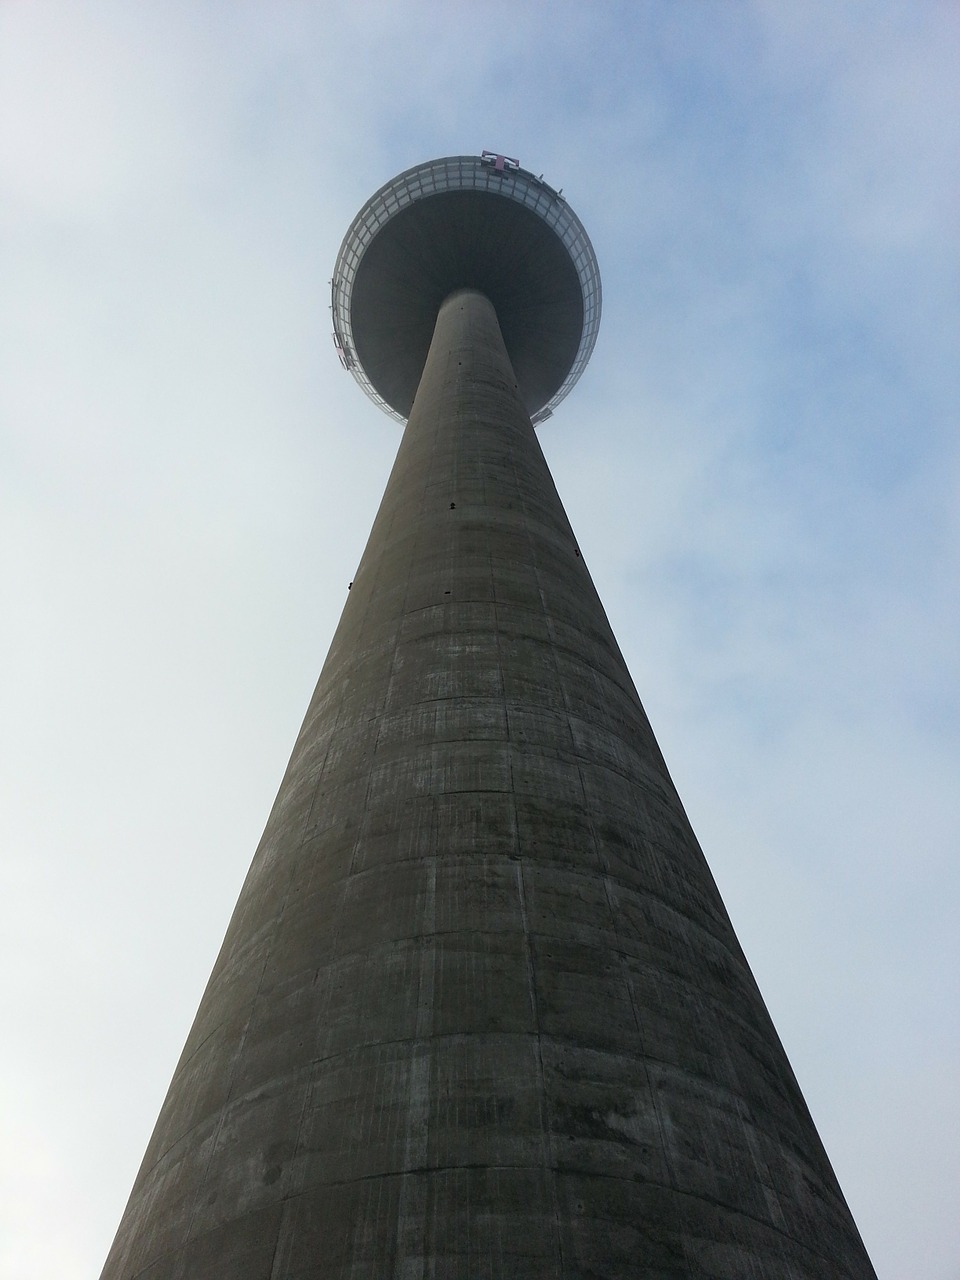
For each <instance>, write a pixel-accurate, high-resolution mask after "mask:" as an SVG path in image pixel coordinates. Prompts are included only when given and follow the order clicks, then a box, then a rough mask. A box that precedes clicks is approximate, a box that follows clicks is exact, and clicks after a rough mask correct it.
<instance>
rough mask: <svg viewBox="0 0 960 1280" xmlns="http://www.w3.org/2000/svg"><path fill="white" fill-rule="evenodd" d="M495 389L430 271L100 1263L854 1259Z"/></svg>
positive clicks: (595, 603) (459, 1270)
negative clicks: (388, 458) (404, 399)
mask: <svg viewBox="0 0 960 1280" xmlns="http://www.w3.org/2000/svg"><path fill="white" fill-rule="evenodd" d="M515 384H516V379H515V376H514V372H513V369H512V367H511V364H510V361H509V358H508V356H507V354H506V351H505V349H504V346H503V342H502V340H501V335H500V331H499V328H498V324H497V319H496V315H495V312H494V310H493V308H492V306H491V305H490V303H489V302H488V301H487V300H486V299H485V298H483V297H482V296H480V295H479V294H477V293H472V292H465V293H459V294H456V295H454V296H452V297H451V298H449V299H448V300H447V301H446V302H445V303H444V305H443V307H442V309H441V312H440V316H439V320H438V322H437V327H436V333H435V336H434V339H433V343H432V345H431V348H430V354H429V357H428V360H427V365H426V368H425V371H424V375H423V380H422V383H421V385H420V389H419V391H418V393H417V398H416V403H415V406H414V409H413V413H412V415H411V418H410V421H409V424H408V426H407V428H406V431H405V433H404V436H403V440H402V443H401V446H400V451H399V455H398V457H397V461H396V464H395V466H394V470H393V473H392V475H391V478H390V481H389V484H388V486H387V490H386V493H385V495H384V498H383V502H382V505H381V508H380V511H379V514H378V516H377V519H376V522H375V524H374V527H373V531H372V533H371V536H370V541H369V544H368V546H367V549H366V552H365V553H364V557H363V560H362V562H361V565H360V568H359V570H358V571H357V573H356V576H355V580H354V584H353V588H352V590H351V592H350V593H349V596H348V599H347V604H346V607H345V609H344V612H343V617H342V620H341V623H340V626H339V628H338V630H337V633H336V636H335V639H334V641H333V645H332V648H331V650H330V653H329V656H328V658H327V660H326V664H325V666H324V668H323V672H322V675H321V677H320V682H319V684H318V686H317V690H316V693H315V695H314V698H313V700H312V702H311V704H310V707H309V709H308V711H307V715H306V719H305V721H304V724H303V728H302V730H301V733H300V736H299V738H298V740H297V743H296V745H295V747H294V751H293V756H292V759H291V761H290V764H289V766H288V769H287V772H286V775H285V777H284V779H283V783H282V785H281V788H280V792H279V795H278V797H277V801H276V804H275V806H274V809H273V811H272V813H271V815H270V818H269V821H268V823H267V827H266V830H265V832H264V835H263V838H262V840H261V843H260V846H259V848H258V850H257V853H256V856H255V858H254V861H253V865H252V867H251V869H250V873H249V875H248V878H247V881H246V883H245V886H244V888H243V891H242V893H241V896H240V900H239V902H238V904H237V908H236V912H235V915H234V917H233V920H232V922H231V924H230V927H229V930H228V933H227V936H226V939H225V941H224V944H223V948H222V951H221V954H220V956H219V959H218V960H217V963H216V966H215V968H214V971H213V974H212V976H211V978H210V982H209V985H208V987H207V990H206V993H205V995H204V997H203V1001H202V1003H201V1006H200V1010H199V1012H198V1014H197V1018H196V1022H195V1024H194V1027H193V1030H192V1031H191V1033H190V1037H189V1039H188V1042H187V1045H186V1047H185V1049H184V1051H183V1055H182V1057H181V1059H180V1063H179V1065H178V1067H177V1071H176V1075H175V1077H174V1080H173V1083H172V1085H171V1087H170V1092H169V1095H168V1097H167V1099H166V1102H165V1104H164V1107H163V1110H162V1112H161V1114H160V1118H159V1120H158V1122H157V1127H156V1131H155V1133H154V1135H153V1138H152V1140H151V1143H150V1146H149V1148H148V1150H147V1153H146V1156H145V1158H144V1161H143V1166H142V1168H141V1171H140V1174H139V1176H138V1178H137V1181H136V1185H135V1187H134V1190H133V1193H132V1195H131V1198H130V1202H129V1205H128V1207H127V1211H126V1214H125V1215H124V1219H123V1222H122V1224H121V1227H120V1230H119V1232H118V1235H117V1239H116V1242H115V1245H114V1248H113V1250H112V1252H111V1254H110V1258H109V1260H108V1262H107V1266H106V1269H105V1271H104V1273H103V1274H104V1277H105V1278H109V1280H121V1277H122V1278H123V1280H130V1278H131V1277H138V1278H140V1280H147V1278H149V1280H204V1278H207V1277H210V1278H212V1277H217V1278H218V1280H226V1278H227V1277H230V1278H231V1280H280V1278H283V1280H308V1278H309V1280H320V1278H321V1277H323V1278H327V1277H329V1278H331V1280H332V1278H333V1277H337V1278H338V1280H341V1278H343V1280H345V1278H346V1277H372V1278H379V1277H397V1278H402V1280H414V1278H417V1280H419V1278H420V1277H433V1278H436V1280H439V1278H440V1277H444V1278H451V1280H460V1278H462V1280H468V1278H469V1280H476V1278H478V1277H481V1278H482V1277H488V1278H489V1280H494V1278H496V1280H500V1278H502V1277H511V1276H513V1277H563V1278H566V1280H573V1278H574V1277H576V1278H583V1280H586V1278H587V1277H593V1278H596V1277H611V1278H612V1277H633V1278H639V1277H643V1278H645V1280H653V1278H654V1277H658V1278H665V1277H677V1278H679V1277H703V1278H707V1277H710V1278H715V1280H720V1278H721V1277H723V1278H726V1280H732V1278H734V1277H736V1278H737V1280H746V1278H748V1277H749V1278H756V1280H759V1278H760V1277H764V1278H767V1277H778V1278H779V1277H784V1278H790V1280H829V1278H834V1277H836V1278H837V1280H840V1278H841V1277H845V1278H850V1277H858V1278H866V1277H873V1276H874V1272H873V1269H872V1267H871V1266H870V1263H869V1261H868V1259H867V1257H866V1255H865V1253H864V1250H863V1247H862V1244H861V1242H860V1239H859V1236H858V1233H857V1230H856V1227H855V1226H854V1224H853V1222H852V1220H851V1217H850V1215H849V1212H848V1209H847V1206H846V1204H845V1202H844V1200H843V1197H842V1194H841V1192H840V1190H839V1188H838V1186H837V1183H836V1180H835V1178H834V1176H833V1173H832V1171H831V1169H830V1165H829V1163H828V1160H827V1158H826V1156H825V1154H824V1151H823V1149H822V1146H821V1144H820V1141H819V1138H818V1136H817V1134H816V1131H815V1129H814V1127H813V1124H812V1122H811V1120H810V1117H809V1115H808V1112H807V1109H806V1107H805V1105H804V1102H803V1099H802V1097H801V1095H800V1092H799V1089H798V1087H797V1084H796V1081H795V1080H794V1077H793V1074H792V1072H791V1070H790V1067H789V1064H788V1063H787V1061H786V1058H785V1056H784V1054H783V1051H782V1048H781V1046H780V1042H779V1040H778V1038H777V1035H776V1032H775V1031H774V1028H773V1026H772V1024H771V1022H770V1019H769V1017H768V1015H767V1012H766V1009H765V1008H764V1005H763V1001H762V999H761V997H760V994H759V991H758V989H757V987H756V984H755V983H754V981H753V978H752V976H751V974H750V971H749V969H748V967H747V965H746V962H745V960H744V958H743V955H742V953H741V951H740V948H739V946H738V944H737V940H736V938H735V936H734V934H733V931H732V929H731V926H730V923H729V921H728V919H727V915H726V913H725V911H724V908H723V904H722V903H721V901H720V898H719V895H718V893H717V890H716V887H715V885H714V882H713V879H712V877H711V875H710V872H709V870H708V868H707V866H706V863H705V862H704V859H703V857H702V854H701V852H700V849H699V847H698V845H697V842H696V839H695V837H694V835H693V832H692V831H691V829H690V826H689V824H688V822H687V819H686V816H685V814H684V811H683V808H682V806H681V804H680V801H679V799H678V798H677V795H676V792H675V790H674V788H673V785H672V783H671V781H670V779H669V776H668V774H667V770H666V767H665V765H664V762H663V759H662V757H661V755H660V751H659V750H658V748H657V744H656V742H655V740H654V737H653V734H652V732H651V730H650V727H649V724H648V723H647V719H646V717H645V715H644V712H643V709H642V707H641V705H640V701H639V699H638V697H637V694H636V692H635V690H634V687H633V684H632V682H631V679H630V676H629V674H628V673H627V670H626V668H625V666H624V663H623V660H622V658H621V655H620V652H619V649H618V647H617V644H616V641H615V639H614V637H613V635H612V633H611V631H610V627H609V625H608V623H607V620H606V617H605V615H604V612H603V609H602V606H601V604H600V601H599V600H598V598H597V595H596V592H595V590H594V587H593V584H592V582H591V580H590V577H589V574H588V573H587V570H586V567H585V566H584V563H583V560H582V558H581V557H580V555H579V554H578V549H577V545H576V540H575V538H574V536H573V534H572V532H571V529H570V526H569V524H568V522H567V520H566V517H565V515H564V512H563V509H562V506H561V504H560V501H559V498H558V497H557V494H556V490H555V488H554V485H553V482H552V480H551V478H550V475H549V473H548V471H547V468H546V464H545V463H544V460H543V456H542V454H541V451H540V447H539V444H538V442H537V440H536V437H535V434H534V431H533V429H532V427H531V425H530V422H529V418H528V416H527V414H526V412H525V409H524V407H523V404H522V402H521V400H520V398H519V396H518V393H517V390H516V385H515Z"/></svg>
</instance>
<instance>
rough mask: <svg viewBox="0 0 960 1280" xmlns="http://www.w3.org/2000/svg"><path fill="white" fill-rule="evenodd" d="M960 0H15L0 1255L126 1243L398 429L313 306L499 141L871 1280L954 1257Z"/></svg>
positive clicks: (0, 666) (59, 1258) (1, 181)
mask: <svg viewBox="0 0 960 1280" xmlns="http://www.w3.org/2000/svg"><path fill="white" fill-rule="evenodd" d="M958 66H960V9H958V7H957V6H956V5H955V4H953V3H942V4H941V3H936V2H934V0H903V2H896V3H894V2H891V3H885V2H884V0H869V2H866V3H863V4H837V3H836V0H803V3H801V4H784V3H783V2H782V0H635V2H633V3H613V2H612V0H610V2H608V0H596V2H595V3H591V4H589V5H584V4H582V3H567V2H565V0H553V2H551V3H549V4H548V3H545V2H544V3H533V2H531V0H513V2H511V3H501V2H500V0H475V2H474V3H473V4H471V5H467V4H464V3H457V2H454V3H450V2H447V3H440V2H439V0H437V2H436V3H424V2H423V0H420V2H418V3H414V2H412V0H407V2H406V3H403V4H400V3H392V4H388V3H383V2H380V3H373V2H372V0H354V3H353V4H352V5H351V6H345V5H340V4H333V3H311V4H303V3H294V2H293V0H276V2H275V3H269V4H268V3H265V2H261V3H258V4H251V3H244V2H243V0H234V2H232V3H229V4H226V3H213V2H212V0H199V2H198V0H190V3H186V2H183V3H181V2H179V0H163V3H155V2H151V0H144V2H143V3H138V4H129V3H126V2H121V0H117V3H112V4H111V3H93V2H88V0H70V2H69V3H67V2H62V3H58V2H57V0H47V2H45V3H31V2H30V0H6V2H5V3H3V4H2V5H0V280H2V287H0V599H2V602H3V603H2V608H0V617H2V625H0V841H2V850H3V854H2V859H0V974H2V978H0V1018H2V1028H3V1052H2V1054H0V1277H2V1280H86V1278H87V1277H90V1276H95V1275H97V1274H98V1273H99V1269H100V1267H101V1265H102V1262H103V1259H104V1257H105V1255H106V1252H107V1249H108V1247H109V1244H110V1242H111V1240H112V1238H113V1234H114V1232H115V1230H116V1227H117V1224H118V1222H119V1219H120V1215H121V1213H122V1210H123V1206H124V1204H125V1202H126V1198H127V1195H128V1193H129V1190H130V1187H131V1185H132V1181H133V1177H134V1175H135V1172H136V1169H137V1167H138V1165H139V1162H140V1159H141V1156H142V1154H143V1151H144V1148H145V1146H146V1143H147V1140H148V1138H149V1135H150V1132H151V1130H152V1128H153V1124H154V1121H155V1119H156V1115H157V1112H158V1110H159V1107H160V1103H161V1101H162V1099H163V1096H164V1094H165V1092H166V1088H167V1084H168V1082H169V1079H170V1076H171V1074H172V1071H173V1068H174V1066H175V1063H176V1060H177V1058H178V1056H179V1053H180V1049H181V1047H182V1044H183V1041H184V1039H185V1037H186V1033H187V1031H188V1029H189V1026H190V1023H191V1021H192V1019H193V1014H194V1012H195V1010H196V1006H197V1004H198V1002H199V998H200V995H201V992H202V989H203V986H204V984H205V982H206V978H207V975H208V974H209V971H210V968H211V966H212V964H213V960H214V958H215V956H216V953H217V950H218V948H219V944H220V940H221V938H222V935H223V931H224V929H225V927H226V924H227V921H228V919H229V916H230V913H231V911H232V908H233V904H234V902H235V900H236V896H237V893H238V891H239V887H240V884H241V882H242V880H243V877H244V875H245V872H246V869H247V866H248V864H249V861H250V858H251V856H252V854H253V851H254V848H255V847H256V844H257V841H258V838H259V835H260V831H261V830H262V827H263V824H264V822H265V820H266V817H267V814H268V812H269V809H270V806H271V803H272V801H273V797H274V794H275V792H276V788H277V786H278V784H279V781H280V777H281V774H282V772H283V769H284V767H285V764H286V761H287V758H288V755H289V751H290V749H291V747H292V744H293V740H294V737H295V735H296V732H297V730H298V728H299V724H300V720H301V717H302V715H303V712H304V710H305V708H306V705H307V701H308V698H309V696H310V693H311V691H312V688H313V685H314V682H315V680H316V677H317V674H318V672H319V669H320V666H321V665H322V661H323V658H324V655H325V653H326V649H327V646H328V645H329V642H330V639H331V637H332V634H333V631H334V628H335V626H336V623H337V619H338V617H339V613H340V610H341V608H342V606H343V602H344V598H345V593H346V589H347V584H348V582H349V581H350V580H351V578H352V577H353V574H354V570H355V568H356V565H357V562H358V560H359V558H360V554H361V552H362V549H363V545H364V542H365V540H366V536H367V533H368V532H369V528H370V525H371V523H372V519H373V516H374V514H375V511H376V508H377V505H378V503H379V499H380V495H381V493H382V490H383V485H384V483H385V481H386V477H387V474H388V472H389V469H390V466H391V463H392V460H393V456H394V454H395V451H396V446H397V443H398V440H399V432H400V427H399V426H398V424H397V423H395V422H394V421H392V420H391V419H389V418H388V417H387V416H386V415H384V414H383V413H381V412H379V411H378V410H377V408H376V407H375V406H374V405H373V404H372V403H370V402H369V401H368V400H367V399H366V398H365V397H364V396H363V395H362V393H361V392H360V390H359V388H358V387H357V386H356V385H355V384H354V382H353V381H352V379H351V378H350V376H349V375H348V374H346V373H344V372H343V370H342V369H341V368H340V365H339V363H338V361H337V358H336V354H335V351H334V348H333V343H332V340H331V322H330V316H329V310H328V304H329V287H328V281H329V279H330V276H331V272H332V266H333V262H334V258H335V256H336V252H337V249H338V247H339V244H340V240H341V238H342V236H343V234H344V232H345V230H346V228H347V226H348V224H349V222H350V220H351V218H352V217H353V215H354V214H355V213H356V211H357V210H358V209H359V208H360V206H361V205H362V204H363V203H364V202H365V201H366V200H367V198H368V197H369V196H370V195H371V194H372V193H373V192H374V191H375V190H376V189H377V188H378V187H379V186H380V185H381V184H383V183H384V182H386V181H387V180H389V179H390V178H391V177H393V176H394V175H395V174H396V173H398V172H399V171H401V170H402V169H405V168H407V167H409V166H411V165H414V164H417V163H420V162H422V161H425V160H429V159H432V158H434V157H437V156H443V155H449V154H459V153H477V152H479V151H480V150H482V149H483V148H489V149H493V150H496V151H500V152H504V153H506V154H509V155H511V156H516V157H518V158H519V159H520V161H521V163H522V164H523V165H524V166H525V167H527V168H529V169H531V170H533V172H534V173H541V172H542V173H543V174H544V175H545V178H546V180H547V181H548V182H550V183H551V184H552V185H553V186H555V187H562V188H563V191H564V194H565V196H566V197H567V198H568V199H569V200H570V203H571V205H572V207H573V208H574V209H575V210H576V212H577V213H578V214H579V215H580V217H581V218H582V220H583V222H584V224H585V225H586V227H587V229H588V231H589V233H590V236H591V238H592V240H593V243H594V247H595V249H596V253H597V257H598V259H599V262H600V268H601V273H602V277H603V287H604V314H603V320H602V323H601V328H600V336H599V341H598V344H597V347H596V350H595V353H594V356H593V359H592V361H591V364H590V366H589V367H588V369H587V371H586V373H585V374H584V376H583V378H582V379H581V381H580V383H579V384H578V386H577V387H576V389H575V390H574V392H573V393H572V394H571V396H570V397H569V398H568V399H567V400H566V401H565V402H564V403H563V405H562V406H561V407H560V409H559V410H558V411H557V413H556V414H555V416H554V417H553V418H552V419H550V420H549V422H547V423H545V424H544V425H543V426H542V427H541V428H540V437H541V441H542V443H543V447H544V450H545V452H546V455H547V458H548V461H549V463H550V466H551V469H552V471H553V474H554V477H555V479H556V481H557V485H558V488H559V490H560V493H561V496H562V497H563V499H564V502H565V505H566V508H567V512H568V514H569V516H570V518H571V521H572V523H573V526H574V528H575V530H576V532H577V535H578V540H579V544H580V547H581V549H582V550H583V553H584V557H585V560H586V562H587V564H588V566H589V567H590V569H591V572H592V574H593V576H594V579H595V581H596V583H597V586H598V588H599V591H600V594H601V597H602V599H603V600H604V603H605V605H606V608H607V612H608V614H609V616H610V619H611V622H612V624H613V627H614V630H615V632H616V634H617V636H618V638H619V640H620V644H621V647H622V649H623V651H624V654H625V657H626V659H627V663H628V665H629V667H630V669H631V671H632V673H633V676H634V678H635V680H636V683H637V686H638V688H639V690H640V693H641V697H642V698H643V700H644V704H645V706H646V708H647V711H648V713H649V715H650V718H651V721H652V723H653V726H654V729H655V731H656V733H657V735H658V738H659V740H660V744H661V746H662V748H663V750H664V754H665V756H666V758H667V761H668V764H669V765H670V768H671V772H672V775H673V778H674V781H675V782H676V784H677V786H678V788H679V791H680V794H681V796H682V798H683V800H684V803H685V805H686V808H687V811H688V813H689V815H690V818H691V820H692V822H693V825H694V829H695V830H696V831H697V833H698V836H699V838H700V841H701V843H702V845H703V847H704V850H705V853H706V855H707V859H708V861H709V862H710V865H711V867H712V869H713V872H714V874H715V876H716V878H717V880H718V883H719V885H720V888H721V891H722V893H723V895H724V898H725V901H726V903H727V907H728V909H729V911H730V914H731V917H732V919H733V922H734V925H735V927H736V929H737V932H738V935H739V937H740V940H741V942H742V944H743V947H744V950H745V952H746V954H747V957H748V959H749V960H750V963H751V965H752V967H753V969H754V972H755V974H756V977H757V979H758V981H759V984H760V987H761V990H762V991H763V993H764V996H765V998H766V1000H767V1004H768V1007H769V1009H770V1011H771V1014H772V1016H773V1018H774V1021H775V1023H776V1025H777V1027H778V1030H779V1032H780V1035H781V1038H782V1039H783V1041H784V1044H785V1046H786V1049H787V1052H788V1055H789V1056H790V1059H791V1062H792V1064H793V1067H794V1070H795V1072H796V1074H797V1077H798V1079H799V1081H800V1084H801V1087H802V1089H803V1091H804V1094H805V1096H806V1099H807V1102H808V1104H809V1106H810V1109H811V1111H812V1113H813V1116H814V1119H815V1121H816V1123H817V1126H818V1128H819V1131H820V1134H821V1137H822V1138H823V1141H824V1144H825V1146H826V1148H827V1152H828V1154H829V1155H830V1158H831V1160H832V1162H833V1164H834V1167H835V1169H836V1172H837V1175H838V1177H839V1179H840V1182H841V1185H842V1187H843V1188H844V1191H845V1194H846V1196H847V1199H848V1202H849V1204H850V1207H851V1209H852V1211H853V1214H854V1217H855V1218H856V1221H857V1223H858V1225H859V1227H860V1230H861V1233H862V1235H863V1237H864V1241H865V1243H866V1245H867V1248H868V1250H869V1252H870V1254H871V1256H872V1258H873V1261H874V1265H875V1266H876V1269H877V1272H878V1275H879V1276H880V1280H916V1277H917V1276H923V1277H924V1280H960V1214H958V1213H957V1203H958V1202H960V1142H958V1140H957V1139H958V1133H960V1024H958V1009H960V1000H958V996H960V992H958V987H960V981H958V979H960V929H958V926H957V919H958V914H960V859H958V856H957V855H958V836H960V786H958V783H957V777H958V761H960V660H958V655H960V647H958V644H957V633H958V627H960V599H958V594H960V590H958V582H960V573H958V569H960V564H958V561H960V501H958V498H960V443H958V442H960V433H958V430H957V427H958V418H960V359H958V349H960V341H958V340H960V300H958V281H960V276H958V266H960V248H958V246H960V236H958V230H960V169H958V164H957V157H958V155H960V76H958V75H957V67H958Z"/></svg>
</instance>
